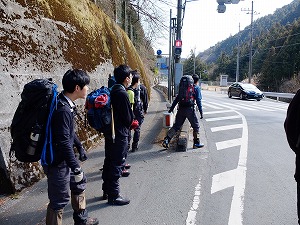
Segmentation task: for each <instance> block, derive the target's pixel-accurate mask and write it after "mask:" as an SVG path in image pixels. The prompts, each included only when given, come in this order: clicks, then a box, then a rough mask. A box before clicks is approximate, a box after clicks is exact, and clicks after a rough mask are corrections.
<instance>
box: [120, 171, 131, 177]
mask: <svg viewBox="0 0 300 225" xmlns="http://www.w3.org/2000/svg"><path fill="white" fill-rule="evenodd" d="M129 174H130V172H129V171H128V170H126V169H124V170H122V177H128V176H129Z"/></svg>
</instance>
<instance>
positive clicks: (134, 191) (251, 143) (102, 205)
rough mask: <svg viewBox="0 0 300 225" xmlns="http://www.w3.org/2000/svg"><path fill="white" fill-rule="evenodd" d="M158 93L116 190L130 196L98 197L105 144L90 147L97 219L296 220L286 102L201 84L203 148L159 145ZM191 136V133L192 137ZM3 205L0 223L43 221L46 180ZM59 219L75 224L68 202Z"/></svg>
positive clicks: (107, 223)
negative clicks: (118, 202)
mask: <svg viewBox="0 0 300 225" xmlns="http://www.w3.org/2000/svg"><path fill="white" fill-rule="evenodd" d="M165 104H166V101H165V100H164V98H163V96H162V95H161V94H160V93H159V92H157V91H155V90H152V94H151V102H150V108H149V112H148V114H147V115H146V118H145V123H144V124H143V127H142V136H141V143H140V149H139V151H137V152H135V153H129V155H128V159H127V161H128V163H130V164H131V165H132V168H131V169H130V172H131V174H130V176H129V177H126V178H121V179H120V181H121V194H122V195H124V196H126V197H128V198H129V199H130V200H131V203H130V204H129V205H126V206H110V205H108V204H107V202H106V201H103V200H101V196H102V190H101V185H102V180H101V172H100V170H99V169H100V168H101V167H102V165H103V159H104V149H103V145H101V146H99V147H98V148H96V149H93V150H92V151H90V152H89V153H88V157H89V160H88V161H87V162H85V163H84V164H83V169H84V171H85V173H86V175H87V177H88V187H87V190H86V193H87V208H88V210H89V214H90V216H92V217H98V219H99V221H100V224H102V225H121V224H122V225H142V224H147V225H161V224H168V225H174V224H176V225H177V224H178V225H181V224H194V225H196V224H197V225H199V224H202V225H226V224H230V225H238V224H245V225H246V224H247V225H269V224H274V225H277V224H278V225H282V224H287V225H293V224H295V225H296V224H297V222H296V183H295V181H294V179H293V172H294V155H293V152H292V151H291V150H290V149H289V147H288V144H287V142H286V139H285V134H284V130H283V121H284V118H285V113H286V108H287V104H286V103H280V102H274V101H268V100H262V101H260V102H257V101H242V100H238V99H228V97H227V96H226V95H225V94H221V93H216V92H208V91H203V108H204V119H203V120H201V121H200V122H201V141H202V142H203V143H204V144H205V147H204V148H202V149H197V150H193V149H192V148H191V143H192V140H190V142H189V146H188V151H187V152H175V150H174V149H173V148H171V149H169V150H164V149H163V148H162V147H161V141H162V139H163V137H164V135H165V132H166V131H165V129H164V128H163V127H162V122H163V120H162V113H163V112H164V110H165V109H166V107H165ZM191 136H192V135H190V137H191ZM16 197H17V198H15V199H9V200H6V201H5V202H4V203H2V204H1V205H0V224H5V225H11V224H30V225H32V224H45V222H44V221H45V214H46V207H47V202H48V199H47V188H46V180H45V179H44V180H42V181H40V182H39V183H37V184H36V185H34V186H33V187H31V188H28V189H27V190H24V191H23V192H22V193H21V194H20V195H18V196H16ZM63 222H64V223H63V224H68V225H69V224H73V220H72V210H71V207H70V205H68V206H67V207H66V209H65V212H64V215H63Z"/></svg>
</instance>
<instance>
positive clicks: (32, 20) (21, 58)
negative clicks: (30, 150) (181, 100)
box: [0, 0, 149, 194]
mask: <svg viewBox="0 0 300 225" xmlns="http://www.w3.org/2000/svg"><path fill="white" fill-rule="evenodd" d="M0 46H1V47H0V90H1V95H0V105H1V108H0V130H1V133H0V148H1V151H0V178H1V179H0V194H1V193H6V192H8V191H10V192H14V191H18V190H21V189H22V188H24V187H26V186H28V185H31V184H32V183H33V182H36V181H37V180H39V179H40V178H41V177H43V173H42V170H41V167H40V164H39V163H20V162H18V161H17V160H16V159H15V158H14V157H12V158H10V157H9V149H10V142H11V138H10V130H9V129H10V124H11V120H12V117H13V114H14V112H15V110H16V108H17V106H18V103H19V102H20V100H21V98H20V93H21V92H22V89H23V86H24V84H26V83H27V82H29V81H31V80H33V79H36V78H50V77H51V78H53V80H54V81H55V82H56V83H57V84H58V87H59V89H60V90H61V87H62V86H61V78H62V75H63V74H64V73H65V71H67V70H68V69H69V68H80V69H84V70H86V71H87V73H88V74H89V75H90V76H91V85H90V89H91V90H93V89H95V88H97V87H100V86H102V85H106V84H107V79H108V75H109V74H111V73H112V72H113V68H114V67H115V66H117V65H119V64H128V65H129V66H130V67H131V68H133V69H138V70H139V71H140V72H141V74H142V78H143V82H144V83H145V84H146V86H148V88H149V80H148V78H147V76H146V68H145V67H144V65H143V62H142V60H141V58H140V57H139V55H138V53H137V51H136V49H135V47H134V46H133V44H132V42H131V40H130V39H129V38H128V36H127V34H126V33H125V32H124V31H123V30H122V29H121V28H120V27H119V26H118V25H117V24H116V23H115V22H114V21H113V20H112V19H111V18H110V17H108V16H107V15H106V14H105V13H104V12H103V11H102V10H101V8H99V7H97V6H96V5H94V4H93V3H92V2H90V1H88V0H80V1H74V0H30V1H28V0H0ZM77 104H78V107H79V108H80V109H81V113H82V114H83V113H84V110H83V101H78V102H77ZM82 117H83V118H84V116H82ZM77 127H78V130H77V132H78V134H79V136H80V139H81V140H82V142H83V144H84V146H85V147H86V149H90V148H91V147H93V146H95V145H97V144H98V143H99V141H101V138H100V137H99V136H98V135H97V134H96V133H95V132H94V131H93V130H92V129H91V128H89V127H86V126H85V125H84V121H83V120H80V119H78V120H77Z"/></svg>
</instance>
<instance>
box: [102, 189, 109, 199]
mask: <svg viewBox="0 0 300 225" xmlns="http://www.w3.org/2000/svg"><path fill="white" fill-rule="evenodd" d="M107 198H108V194H107V193H106V192H105V191H103V195H102V200H107Z"/></svg>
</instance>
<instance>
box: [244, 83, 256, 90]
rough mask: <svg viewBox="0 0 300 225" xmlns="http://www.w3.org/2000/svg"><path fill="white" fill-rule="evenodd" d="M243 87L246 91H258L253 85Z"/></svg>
mask: <svg viewBox="0 0 300 225" xmlns="http://www.w3.org/2000/svg"><path fill="white" fill-rule="evenodd" d="M241 86H242V87H243V88H244V89H246V90H253V91H257V90H258V88H257V87H255V86H254V85H253V84H241Z"/></svg>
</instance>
